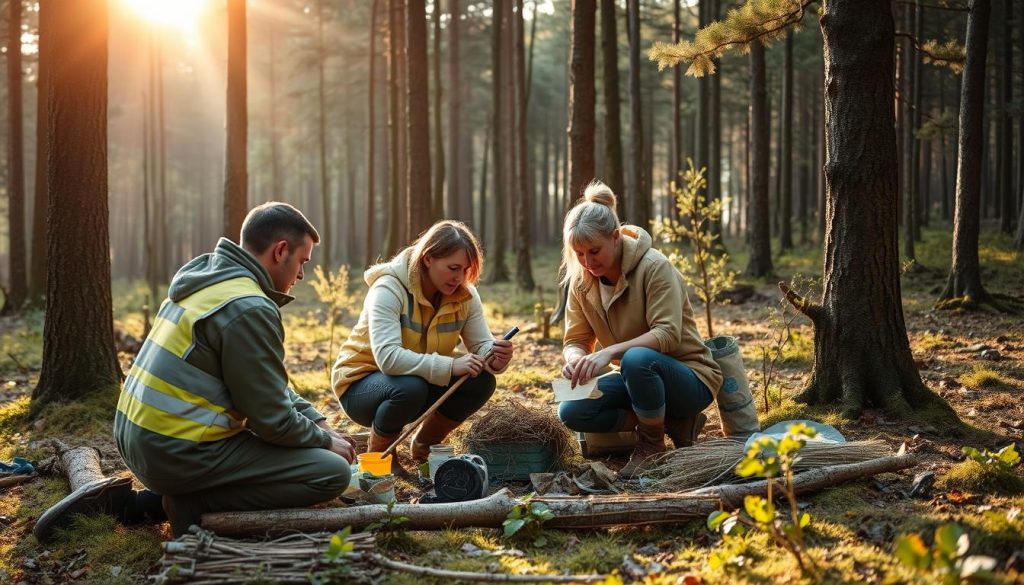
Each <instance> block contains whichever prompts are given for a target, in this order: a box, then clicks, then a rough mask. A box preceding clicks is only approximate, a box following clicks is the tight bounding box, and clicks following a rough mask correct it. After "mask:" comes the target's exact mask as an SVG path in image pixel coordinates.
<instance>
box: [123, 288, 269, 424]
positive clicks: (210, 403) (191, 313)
mask: <svg viewBox="0 0 1024 585" xmlns="http://www.w3.org/2000/svg"><path fill="white" fill-rule="evenodd" d="M254 296H261V297H265V298H266V296H267V295H266V294H265V293H264V292H263V290H262V289H260V287H259V285H258V284H256V281H254V280H253V279H251V278H247V277H239V278H233V279H230V280H225V281H223V282H219V283H217V284H214V285H211V286H208V287H206V288H204V289H202V290H200V291H198V292H196V293H194V294H192V295H190V296H188V297H186V298H184V299H182V300H181V301H179V302H177V303H176V302H173V301H171V300H170V299H166V300H164V302H163V304H162V305H160V311H159V312H158V313H157V316H156V319H155V321H154V323H153V329H152V330H151V331H150V332H149V336H148V337H147V338H146V341H145V343H143V344H142V349H141V350H140V351H139V355H138V356H136V358H135V363H134V365H132V368H131V370H130V371H129V372H128V377H127V378H126V379H125V381H124V385H123V386H122V387H121V396H120V398H119V399H118V402H117V409H118V410H119V411H121V413H122V414H124V416H125V417H126V418H127V419H128V420H130V421H131V422H132V423H134V424H136V425H138V426H140V427H142V428H144V429H146V430H149V431H152V432H154V433H158V434H161V435H164V436H167V437H172V438H175V439H183V440H186V441H193V442H196V443H201V442H208V441H219V440H221V439H226V438H228V437H231V436H234V435H236V434H238V433H240V432H242V431H243V430H244V429H245V418H244V417H243V416H242V415H241V414H239V413H238V412H237V411H235V410H234V405H233V404H232V402H231V397H230V395H229V394H228V390H227V387H226V386H225V385H224V381H223V380H221V379H220V378H217V377H216V376H212V375H210V374H208V373H206V372H204V371H203V370H200V369H199V368H197V367H195V366H193V365H192V364H190V363H188V361H186V360H187V358H188V355H189V353H190V352H191V351H192V348H193V347H195V343H194V341H193V338H192V335H193V328H194V327H195V324H196V323H197V322H199V321H200V320H202V319H204V318H206V317H209V316H210V315H212V314H213V313H215V312H217V311H219V310H220V309H222V308H223V307H224V306H225V305H227V304H228V303H230V302H232V301H235V300H238V299H241V298H245V297H254Z"/></svg>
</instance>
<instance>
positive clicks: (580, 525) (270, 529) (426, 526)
mask: <svg viewBox="0 0 1024 585" xmlns="http://www.w3.org/2000/svg"><path fill="white" fill-rule="evenodd" d="M916 463H917V460H916V458H915V456H914V455H897V456H894V457H882V458H880V459H871V460H868V461H862V462H860V463H849V464H841V465H829V466H826V467H821V468H819V469H814V470H811V471H805V472H803V473H799V474H797V475H796V476H794V478H793V487H794V489H795V490H796V493H797V494H804V493H810V492H815V491H819V490H822V489H824V488H827V487H831V486H835V485H839V484H842V483H845V482H848V481H853V480H856V479H859V478H862V477H868V476H872V475H877V474H880V473H891V472H895V471H899V470H902V469H907V468H910V467H913V466H914V465H915V464H916ZM775 481H776V482H778V480H775ZM767 487H768V484H767V480H761V481H755V482H751V483H744V484H730V485H721V486H712V487H708V488H703V489H700V490H695V491H692V492H685V493H681V494H675V493H663V494H619V495H611V496H604V495H600V496H586V497H566V496H535V497H534V498H533V499H532V500H531V501H532V502H538V503H543V504H544V505H545V506H547V507H548V509H549V510H550V511H551V512H552V513H553V514H554V518H552V519H550V520H548V521H547V522H545V523H544V526H545V528H560V529H567V530H581V529H592V528H609V527H613V526H641V525H655V524H676V523H679V522H685V521H688V520H693V519H696V518H706V517H707V516H708V514H710V513H711V512H714V511H715V510H719V509H721V508H725V509H735V508H738V507H740V506H742V505H743V499H744V498H745V497H746V496H749V495H760V494H764V493H765V491H766V490H767ZM518 503H519V501H518V500H517V499H516V498H515V497H514V496H513V495H512V492H510V491H508V490H507V489H502V490H501V491H499V492H497V493H495V494H493V495H491V496H488V497H486V498H483V499H480V500H474V501H471V502H457V503H449V504H430V505H423V504H395V505H394V507H393V508H392V509H390V510H389V509H388V507H387V506H385V505H383V504H376V505H368V506H354V507H350V508H319V509H308V508H307V509H291V510H267V511H262V512H220V513H215V514H204V515H203V518H202V526H203V529H204V530H209V531H212V532H215V533H217V534H219V535H222V536H255V535H265V534H272V533H275V532H280V531H285V530H288V531H300V532H322V531H333V530H341V529H342V528H344V527H346V526H352V527H353V528H357V527H364V526H368V525H369V524H371V523H373V522H378V521H380V520H383V519H386V518H388V517H389V515H390V516H404V517H405V518H407V519H408V520H407V521H406V522H405V523H403V524H402V526H403V527H404V528H406V529H409V530H443V529H452V528H469V527H480V528H496V527H499V526H501V523H502V522H504V521H505V519H506V517H507V516H508V514H509V512H511V511H512V508H513V507H514V506H516V505H517V504H518Z"/></svg>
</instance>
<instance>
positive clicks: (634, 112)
mask: <svg viewBox="0 0 1024 585" xmlns="http://www.w3.org/2000/svg"><path fill="white" fill-rule="evenodd" d="M626 30H627V31H628V33H629V125H630V126H631V128H630V133H629V159H630V166H629V172H630V174H631V176H632V181H631V182H632V185H630V187H631V188H632V193H631V194H630V195H631V196H630V197H629V198H628V200H627V205H626V207H627V209H628V210H629V213H628V215H627V216H626V218H627V219H628V221H629V223H632V224H635V225H638V226H640V227H642V228H644V229H649V228H650V225H649V224H650V216H651V202H650V199H649V198H648V197H647V181H646V179H647V177H646V176H645V175H644V170H645V168H646V166H645V165H644V154H645V153H644V122H643V116H642V115H643V106H642V98H641V94H640V0H627V2H626Z"/></svg>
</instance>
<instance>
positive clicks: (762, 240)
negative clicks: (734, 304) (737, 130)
mask: <svg viewBox="0 0 1024 585" xmlns="http://www.w3.org/2000/svg"><path fill="white" fill-rule="evenodd" d="M767 109H768V96H767V84H766V82H765V60H764V45H763V44H762V43H761V41H759V40H758V41H754V42H752V43H751V44H750V151H751V154H750V174H751V176H750V182H751V192H750V210H749V213H750V215H749V219H750V225H749V227H748V229H749V239H750V259H749V261H748V262H747V268H746V273H747V275H748V276H752V277H766V276H770V275H771V274H772V273H773V272H774V268H773V267H772V241H771V231H770V226H769V221H770V219H771V215H770V210H769V208H768V165H769V161H768V141H769V138H768V112H767Z"/></svg>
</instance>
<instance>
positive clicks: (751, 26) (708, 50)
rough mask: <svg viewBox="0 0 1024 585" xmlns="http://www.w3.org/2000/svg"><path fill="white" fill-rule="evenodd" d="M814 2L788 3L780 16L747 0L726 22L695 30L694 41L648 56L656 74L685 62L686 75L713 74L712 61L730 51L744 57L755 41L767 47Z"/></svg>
mask: <svg viewBox="0 0 1024 585" xmlns="http://www.w3.org/2000/svg"><path fill="white" fill-rule="evenodd" d="M817 1H818V0H788V1H787V2H786V3H787V4H788V5H789V6H790V7H791V9H790V10H788V11H782V12H780V11H779V10H780V8H779V6H778V4H779V3H778V2H768V1H765V0H747V2H746V3H745V4H744V5H743V6H741V7H740V8H737V9H732V10H730V11H729V13H728V14H727V15H726V17H725V19H723V20H720V21H715V22H712V23H710V24H708V25H707V26H705V27H704V28H702V29H700V30H698V31H697V33H696V34H695V35H694V40H693V41H681V42H679V43H665V42H657V43H654V45H653V46H652V47H651V49H650V50H649V51H648V53H647V56H648V58H649V59H651V60H652V61H657V62H658V68H659V70H663V69H665V68H667V67H674V66H676V65H678V64H679V63H680V62H684V61H685V62H687V63H689V64H690V67H689V68H688V69H687V70H686V74H687V75H691V76H693V77H703V76H704V75H708V74H713V73H714V72H715V64H714V61H713V59H717V58H719V57H721V56H722V55H723V54H725V52H726V51H727V50H728V49H730V48H737V49H739V50H740V51H741V52H744V53H746V52H747V51H749V49H750V43H752V42H754V41H758V40H759V41H761V42H762V43H765V44H768V43H770V42H771V41H773V40H776V39H777V38H779V37H781V36H783V34H784V32H785V31H786V29H788V28H789V27H791V26H794V25H797V24H799V23H800V21H801V20H803V16H804V12H805V10H806V9H807V6H809V5H810V4H812V3H814V2H817Z"/></svg>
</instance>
